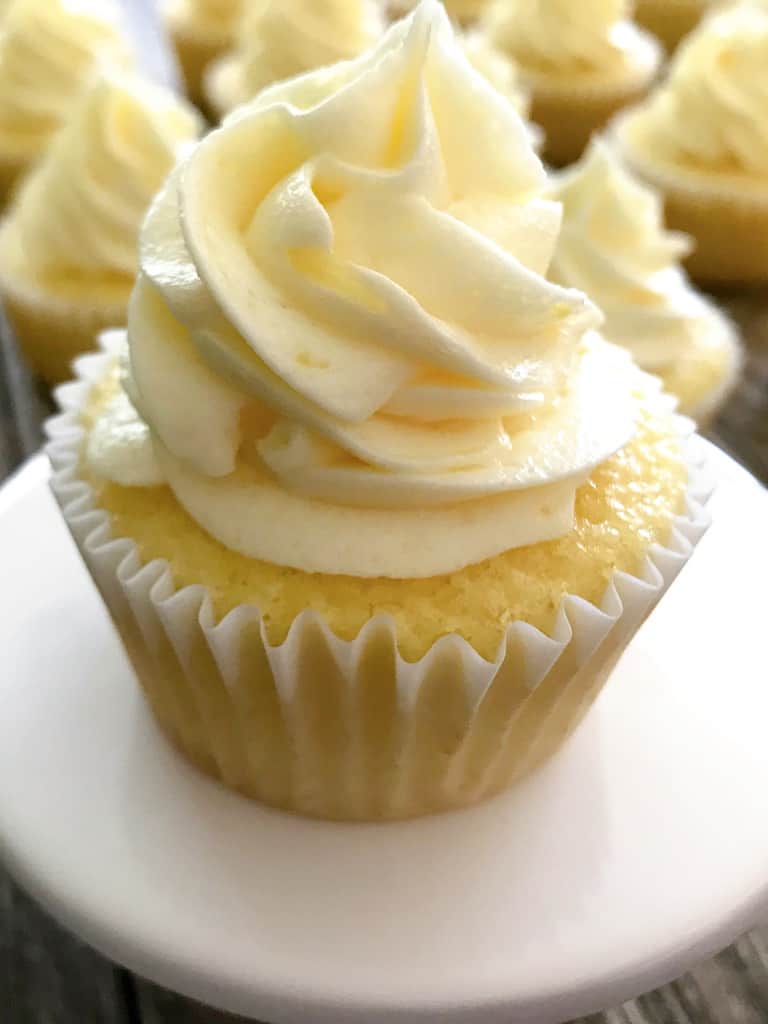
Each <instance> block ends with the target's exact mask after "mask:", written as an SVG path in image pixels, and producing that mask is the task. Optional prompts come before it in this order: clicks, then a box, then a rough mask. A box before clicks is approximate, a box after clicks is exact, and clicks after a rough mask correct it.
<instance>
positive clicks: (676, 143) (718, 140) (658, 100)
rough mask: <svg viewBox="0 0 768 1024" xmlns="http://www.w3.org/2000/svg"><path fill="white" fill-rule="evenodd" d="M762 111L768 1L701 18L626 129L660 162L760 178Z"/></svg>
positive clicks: (767, 87)
mask: <svg viewBox="0 0 768 1024" xmlns="http://www.w3.org/2000/svg"><path fill="white" fill-rule="evenodd" d="M766 110H768V5H766V4H762V5H761V4H758V3H756V2H749V0H747V2H744V3H741V4H737V5H735V6H734V7H731V8H728V9H726V10H724V11H722V12H721V13H716V14H713V15H711V16H710V17H709V18H707V19H705V21H703V22H702V23H701V25H700V26H699V27H698V29H696V31H695V32H693V33H692V34H691V35H690V36H689V37H688V39H687V40H686V41H685V42H684V43H683V44H682V46H681V47H680V49H679V50H678V52H677V54H676V56H675V58H674V61H673V64H672V67H671V70H670V73H669V76H668V78H667V79H666V81H665V82H663V83H662V85H661V86H659V88H658V89H657V90H656V92H655V93H654V94H653V95H652V96H651V97H650V99H649V100H648V101H647V102H646V103H645V104H643V105H642V106H641V107H639V108H638V109H637V111H635V112H634V113H633V114H631V115H630V117H629V119H628V121H627V127H628V128H630V126H631V132H632V134H633V136H634V137H636V138H637V139H641V138H642V139H643V140H644V141H643V148H645V149H648V151H649V152H650V153H652V154H654V155H655V156H658V157H661V158H662V159H668V160H671V161H673V162H676V163H685V164H688V165H691V166H694V167H700V168H703V169H709V170H713V171H721V172H724V173H734V172H735V173H745V174H748V175H754V176H758V177H762V178H766V177H767V176H768V119H766V116H765V112H766Z"/></svg>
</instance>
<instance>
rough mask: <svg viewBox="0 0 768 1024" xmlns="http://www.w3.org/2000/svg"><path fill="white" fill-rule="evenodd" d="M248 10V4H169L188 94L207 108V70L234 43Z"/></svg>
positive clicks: (234, 0)
mask: <svg viewBox="0 0 768 1024" xmlns="http://www.w3.org/2000/svg"><path fill="white" fill-rule="evenodd" d="M244 7H245V4H244V0H166V3H165V6H164V11H165V20H166V24H167V25H168V31H169V33H170V36H171V39H172V40H173V43H174V46H175V48H176V53H177V54H178V57H179V64H180V65H181V70H182V74H183V75H184V82H185V85H186V88H187V93H188V94H189V96H190V97H191V98H192V99H193V100H194V101H195V102H196V103H198V104H201V105H204V96H203V78H204V75H205V71H206V68H207V67H208V65H209V64H210V63H211V62H212V61H214V60H216V58H217V57H220V56H221V55H222V54H224V53H226V52H227V50H229V48H230V47H231V46H232V44H233V43H234V41H235V37H236V35H237V28H238V25H239V22H240V18H241V16H242V13H243V9H244Z"/></svg>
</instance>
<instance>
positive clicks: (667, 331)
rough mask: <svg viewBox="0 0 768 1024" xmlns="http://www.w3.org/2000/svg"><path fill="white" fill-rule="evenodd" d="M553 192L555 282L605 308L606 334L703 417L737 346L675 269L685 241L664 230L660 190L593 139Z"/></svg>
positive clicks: (729, 378)
mask: <svg viewBox="0 0 768 1024" xmlns="http://www.w3.org/2000/svg"><path fill="white" fill-rule="evenodd" d="M551 194H552V196H553V197H554V198H556V199H558V200H559V201H560V202H561V203H562V204H563V229H562V231H561V233H560V238H559V240H558V246H557V250H556V252H555V257H554V260H553V262H552V270H551V276H552V278H553V280H555V281H558V282H559V283H560V284H564V285H567V286H569V287H572V288H580V289H581V290H582V291H584V292H586V293H587V294H588V295H589V296H590V298H591V299H592V300H593V301H594V302H595V303H596V304H597V305H598V306H599V307H600V309H601V310H602V312H603V313H604V314H605V324H604V325H603V334H604V335H605V337H606V338H607V339H608V340H609V341H612V342H614V343H615V344H617V345H623V346H625V347H626V348H628V349H629V350H630V351H631V352H632V355H633V356H634V358H635V359H636V361H637V362H638V363H639V365H640V366H642V367H643V369H646V370H648V371H649V372H651V373H656V374H658V375H659V376H660V377H661V379H662V380H663V381H664V385H665V387H666V389H667V390H668V391H670V392H671V393H672V394H674V395H676V396H677V397H678V398H679V400H680V405H681V409H682V411H683V412H685V413H687V414H688V415H690V416H693V417H694V418H695V419H696V420H698V421H699V422H702V421H703V420H706V419H707V418H709V417H710V416H711V415H712V414H713V413H714V412H715V411H716V410H717V408H718V407H719V406H720V405H721V404H722V402H723V401H724V399H725V398H726V397H727V395H728V392H729V391H730V389H731V387H732V386H733V384H734V383H735V380H736V375H737V373H738V369H739V366H740V363H741V359H740V345H739V343H738V340H737V336H736V331H735V328H734V327H733V325H732V324H731V323H730V321H728V320H727V319H726V317H725V316H724V315H723V314H722V313H721V312H720V310H718V309H717V308H716V307H715V306H714V305H713V304H712V303H711V302H709V301H708V300H707V299H705V298H704V297H703V296H702V295H700V294H699V293H698V292H696V291H695V290H694V289H693V288H692V287H691V285H690V283H689V282H688V280H687V278H686V277H685V275H684V273H683V272H682V270H681V269H680V266H679V260H680V259H681V258H682V257H683V256H684V255H685V254H686V253H687V252H689V251H690V248H691V244H690V239H688V238H687V236H685V235H680V234H676V233H670V232H666V231H664V227H663V221H662V211H661V202H660V199H659V196H658V194H657V193H655V192H654V191H653V190H652V189H650V188H648V187H647V186H643V185H641V184H640V183H639V182H638V181H637V180H636V179H634V178H633V177H632V176H631V175H630V173H629V172H628V171H627V170H625V169H624V168H623V167H622V166H621V164H620V163H619V161H618V160H617V158H616V156H615V155H613V154H612V152H611V150H610V149H609V148H608V147H607V145H606V144H605V143H603V142H600V141H597V140H595V141H593V143H592V145H591V146H590V148H589V150H588V151H587V153H586V154H585V156H584V157H583V158H582V160H581V162H580V163H579V164H578V165H577V166H575V167H573V168H571V169H569V170H567V171H563V172H561V173H560V174H557V175H555V176H554V177H553V179H552V183H551Z"/></svg>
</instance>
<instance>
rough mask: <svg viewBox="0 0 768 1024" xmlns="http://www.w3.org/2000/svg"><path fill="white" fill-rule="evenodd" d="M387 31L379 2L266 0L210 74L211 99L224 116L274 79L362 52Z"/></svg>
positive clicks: (252, 10) (250, 11)
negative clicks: (236, 42) (231, 48)
mask: <svg viewBox="0 0 768 1024" xmlns="http://www.w3.org/2000/svg"><path fill="white" fill-rule="evenodd" d="M383 31H384V19H383V16H382V13H381V8H380V6H379V3H378V0H260V2H259V3H254V4H253V5H252V6H251V7H250V8H249V9H248V10H247V11H246V13H245V15H244V17H243V20H242V24H241V27H240V34H239V37H238V45H237V48H236V50H235V52H234V53H232V54H229V55H228V56H226V57H222V59H221V60H219V61H217V62H216V63H215V64H214V65H213V66H212V67H211V68H210V69H209V71H208V73H207V74H206V76H205V88H204V92H205V98H206V101H207V103H208V105H209V106H210V108H211V109H212V110H213V111H214V113H216V114H218V116H219V117H223V116H224V115H225V114H227V113H228V112H229V111H230V110H232V108H233V107H236V106H239V105H240V104H241V103H245V102H246V101H247V100H250V99H253V98H254V96H256V95H257V93H259V92H261V90H262V89H263V88H265V87H266V86H268V85H271V84H272V83H273V82H276V81H279V80H280V79H282V78H290V77H292V76H293V75H298V74H302V73H303V72H305V71H311V70H313V69H315V68H319V67H324V66H325V65H328V64H335V63H336V62H337V61H340V60H348V59H349V58H351V57H355V56H357V55H358V54H360V53H361V52H362V51H363V50H365V49H367V48H368V47H369V46H370V45H371V44H372V43H373V42H374V41H375V40H376V39H378V38H379V36H380V35H381V33H382V32H383Z"/></svg>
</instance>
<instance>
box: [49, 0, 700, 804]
mask: <svg viewBox="0 0 768 1024" xmlns="http://www.w3.org/2000/svg"><path fill="white" fill-rule="evenodd" d="M363 125H364V127H365V130H361V126H363ZM545 184H546V176H545V173H544V169H543V167H542V164H541V162H540V160H539V159H538V157H537V156H536V154H535V153H534V151H533V150H532V148H531V144H530V139H529V136H528V132H527V129H526V126H525V124H524V122H523V121H522V119H521V118H520V117H519V116H518V115H517V114H516V113H515V111H514V110H513V108H512V106H511V105H510V104H509V103H507V102H506V101H505V100H504V99H503V98H501V97H500V96H499V94H498V93H497V92H496V91H495V90H494V89H493V88H492V87H491V86H489V85H488V84H487V83H486V82H485V81H484V79H483V78H482V77H481V76H480V75H479V74H478V73H477V72H475V71H474V70H473V69H472V67H471V65H470V64H469V63H468V62H467V60H466V58H465V57H464V55H463V53H462V51H461V48H460V47H459V46H458V45H457V43H456V42H455V39H454V37H453V34H452V31H451V28H450V24H449V22H448V19H447V17H446V15H445V13H444V11H443V9H442V7H440V5H439V4H437V3H436V2H434V0H427V2H425V3H424V4H422V5H421V6H420V7H419V8H418V9H417V10H416V12H415V14H414V15H413V16H412V17H411V18H410V19H406V20H404V21H401V22H398V23H396V24H395V25H394V26H393V28H392V29H391V30H390V31H389V33H388V34H387V35H386V36H385V37H384V39H383V40H382V41H381V42H380V43H379V45H377V46H376V48H375V49H373V50H372V51H371V52H370V53H367V54H365V55H363V56H362V57H360V58H359V59H356V60H354V61H351V62H346V63H343V64H340V65H338V66H337V67H336V68H334V69H330V70H328V69H324V70H322V71H319V72H315V73H312V74H309V75H305V76H302V77H300V78H297V79H294V80H291V81H288V82H285V83H281V84H279V85H277V86H275V87H273V88H271V89H269V90H267V91H266V92H264V93H262V94H261V95H260V97H259V98H258V100H256V101H255V102H254V103H252V104H250V105H248V106H246V107H243V108H241V109H240V110H239V111H238V113H237V114H236V115H234V116H233V117H232V118H230V119H228V120H227V121H226V122H225V123H224V125H223V126H222V127H221V128H220V129H219V130H218V131H215V132H213V133H212V134H211V135H209V136H208V137H207V138H206V139H205V140H204V141H203V142H202V143H201V144H200V145H199V146H198V147H197V148H196V149H195V150H194V152H193V153H192V154H190V155H189V157H188V158H187V159H185V161H184V162H183V164H182V165H181V166H180V167H179V168H178V170H177V171H176V172H174V174H173V175H172V176H171V178H170V179H169V181H168V183H167V185H166V187H165V188H164V189H163V191H162V193H161V195H160V196H159V197H158V199H157V201H156V202H155V203H154V204H153V207H152V210H151V212H150V214H149V216H148V218H147V221H146V223H145V225H144V228H143V231H142V241H141V273H140V275H139V278H138V281H137V285H136V288H135V291H134V293H133V296H132V299H131V307H130V313H129V321H128V332H127V352H126V351H123V354H122V356H121V355H120V352H121V349H123V346H124V345H125V340H124V339H125V336H124V335H118V336H115V337H114V338H112V339H111V340H108V341H107V342H106V351H105V353H104V355H102V356H101V357H90V358H88V359H86V360H85V361H81V363H80V364H79V366H80V371H79V372H80V377H81V379H80V382H79V383H75V384H73V385H70V386H68V387H67V388H65V389H62V390H61V391H60V393H59V394H60V400H61V402H62V404H63V406H64V408H65V409H66V410H67V411H66V412H65V414H64V415H63V416H62V417H61V418H60V419H59V420H57V421H55V422H54V423H53V424H52V425H51V427H50V432H51V436H52V438H53V440H52V443H51V445H50V454H51V458H52V460H53V464H54V467H55V475H54V478H53V487H54V491H55V493H56V495H57V497H58V500H59V502H60V504H61V506H62V508H63V511H64V515H65V518H66V520H67V522H68V524H69V526H70V528H71V530H72V533H73V536H74V537H75V539H76V541H77V543H78V545H79V547H80V550H81V551H82V554H83V557H84V559H85V561H86V563H87V565H88V567H89V568H90V570H91V572H92V574H93V577H94V579H95V580H96V582H97V584H98V586H99V588H100V589H101V592H102V594H103V595H104V598H105V600H106V602H107V604H108V605H109V608H110V611H111V613H112V616H113V618H114V621H115V623H116V625H117V628H118V629H119V630H120V633H121V636H122V637H123V640H124V642H125V645H126V648H127V650H128V652H129V654H130V656H131V658H132V661H133V664H134V666H135V668H136V672H137V675H138V677H139V679H140V681H141V683H142V685H143V687H144V690H145V693H146V695H147V697H148V700H149V702H150V704H151V706H152V708H153V710H154V712H155V714H156V716H157V718H158V721H159V722H160V723H161V725H162V727H163V728H164V730H165V731H166V732H167V733H168V735H169V736H170V737H171V738H172V739H173V741H174V742H175V743H176V744H177V745H178V746H179V748H180V749H182V750H183V751H185V752H186V754H187V755H188V756H189V757H190V758H192V759H193V760H194V761H195V763H197V764H198V765H199V766H200V767H201V768H202V769H203V770H204V771H206V772H209V773H210V774H211V775H214V776H215V777H217V778H220V779H221V780H222V781H223V782H225V783H226V784H227V785H229V786H231V787H234V788H237V789H239V790H241V791H243V792H244V793H247V794H248V795H250V796H253V797H256V798H258V799H260V800H263V801H266V802H268V803H270V804H274V805H276V806H279V807H283V808H287V809H290V810H294V811H298V812H300V813H304V814H311V815H318V816H322V817H331V818H344V819H361V818H366V819H381V818H397V817H407V816H412V815H419V814H425V813H428V812H432V811H438V810H443V809H447V808H453V807H463V806H466V805H468V804H471V803H473V802H475V801H477V800H480V799H482V798H483V797H485V796H488V795H489V794H491V793H494V792H496V791H498V790H499V789H502V788H503V787H505V786H507V785H509V784H510V783H511V782H513V781H514V780H515V779H517V778H520V777H521V776H522V775H524V774H525V773H527V772H528V771H530V770H532V769H533V768H534V767H535V766H536V765H537V764H538V763H540V762H541V761H542V760H543V759H544V758H546V757H548V756H549V755H550V754H552V753H553V752H554V751H555V750H556V749H557V747H558V746H559V745H560V744H561V743H562V742H563V740H564V739H565V737H566V736H567V735H568V734H569V733H570V732H571V730H572V729H573V728H574V727H575V725H576V724H577V722H578V721H579V720H580V719H581V717H582V715H583V714H584V712H585V711H586V709H587V708H588V707H589V706H590V704H591V702H592V701H593V700H594V698H595V697H596V695H597V693H598V691H599V690H600V687H601V686H602V683H603V682H604V680H605V678H606V675H607V673H608V671H609V669H610V667H611V665H612V664H613V662H614V661H615V659H616V658H617V657H618V654H619V652H620V651H621V650H622V648H623V647H624V646H625V644H626V643H627V642H628V640H629V639H630V637H631V636H632V635H633V633H634V632H635V630H636V629H637V628H638V626H639V625H640V623H641V622H642V621H643V619H644V618H645V616H646V615H647V614H648V612H649V611H650V609H651V608H652V607H653V605H654V604H655V603H656V601H657V600H658V599H659V597H660V596H661V594H662V593H663V591H664V590H665V589H666V587H667V586H668V585H669V583H670V582H671V580H672V578H673V577H674V575H675V573H676V572H677V570H678V569H679V568H680V566H681V565H682V564H683V562H684V561H685V560H686V558H687V557H688V555H689V554H690V552H691V549H692V545H693V543H695V541H696V539H697V538H698V536H699V535H700V533H701V532H702V530H703V528H704V525H705V516H704V513H703V511H702V509H701V506H700V504H699V497H700V491H699V486H698V483H697V476H696V473H695V471H694V470H693V469H692V467H691V465H690V464H689V460H688V457H687V455H686V454H685V448H684V442H683V441H682V438H681V434H680V427H681V424H680V422H679V421H678V420H677V419H676V418H675V417H674V415H673V414H672V413H671V412H670V403H669V401H668V400H667V399H666V398H665V397H664V396H663V395H662V394H661V392H660V385H659V382H658V381H657V380H656V378H654V377H650V376H648V375H646V374H644V373H643V372H642V371H640V370H639V369H638V368H637V367H636V366H635V365H634V363H633V362H632V360H631V359H630V357H629V355H628V354H627V353H626V352H625V351H623V350H622V349H619V348H616V347H615V346H612V345H609V344H607V343H606V342H605V341H604V340H603V339H602V338H601V337H600V335H599V334H597V333H596V331H595V328H596V327H597V326H598V325H599V323H600V314H599V313H598V311H597V310H596V308H595V307H594V306H593V305H592V303H591V302H590V301H589V300H588V299H587V298H586V297H585V296H584V295H583V294H582V293H580V292H578V291H574V290H569V289H565V288H562V287H560V286H558V285H556V284H553V283H551V282H549V281H548V280H547V279H546V277H545V273H546V271H547V269H548V265H549V261H550V257H551V254H552V251H553V248H554V246H555V243H556V239H557V233H558V230H559V223H560V209H559V206H558V205H557V204H556V203H553V202H552V201H551V200H547V199H546V198H544V197H543V196H542V191H543V189H544V187H545ZM182 225H183V230H182ZM129 396H130V398H129ZM201 410H204V415H201Z"/></svg>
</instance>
